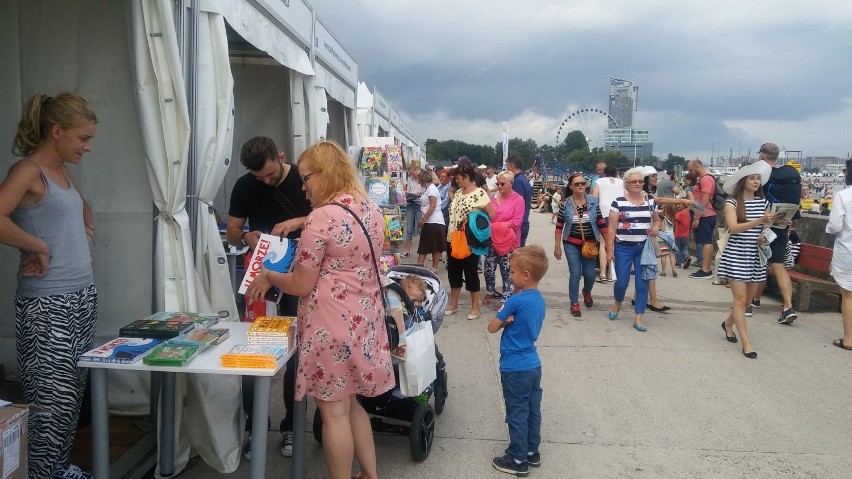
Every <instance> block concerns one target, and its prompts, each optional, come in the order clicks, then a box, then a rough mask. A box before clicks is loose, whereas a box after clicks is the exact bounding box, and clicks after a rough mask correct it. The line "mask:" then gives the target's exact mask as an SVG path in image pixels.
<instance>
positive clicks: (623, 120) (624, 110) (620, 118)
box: [604, 78, 654, 162]
mask: <svg viewBox="0 0 852 479" xmlns="http://www.w3.org/2000/svg"><path fill="white" fill-rule="evenodd" d="M638 104H639V87H638V86H634V85H633V82H632V81H628V80H621V79H618V78H610V79H609V116H610V117H611V119H610V120H609V128H608V129H607V130H606V131H605V132H604V148H605V149H606V150H617V151H620V152H621V153H622V154H623V155H624V156H626V157H627V158H631V159H633V160H634V162H642V161H644V160H646V159H648V158H650V157H651V156H652V155H653V154H654V144H653V143H652V142H651V136H650V135H649V134H648V130H634V129H633V112H634V111H636V109H637V107H638Z"/></svg>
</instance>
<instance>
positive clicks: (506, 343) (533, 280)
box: [488, 245, 548, 477]
mask: <svg viewBox="0 0 852 479" xmlns="http://www.w3.org/2000/svg"><path fill="white" fill-rule="evenodd" d="M547 266H548V263H547V254H546V253H545V252H544V248H542V247H541V246H540V245H530V246H524V247H522V248H518V249H516V250H515V251H513V252H512V254H511V255H510V256H509V270H510V272H509V276H510V277H511V279H512V284H513V285H514V286H515V294H513V295H512V296H510V297H509V299H508V300H507V301H506V303H505V304H504V305H503V307H502V308H501V309H500V311H498V312H497V315H496V317H495V318H494V319H492V320H491V322H490V323H488V332H489V333H496V332H497V331H499V330H500V329H501V328H502V329H503V335H502V336H501V337H500V382H501V383H502V385H503V398H504V400H505V401H506V424H508V426H509V448H508V449H506V454H505V455H504V456H501V457H495V458H494V460H493V461H492V462H491V464H492V465H493V466H494V469H497V470H498V471H500V472H505V473H507V474H513V475H515V476H518V477H525V476H527V475H529V466H532V467H538V466H540V465H541V455H540V454H539V450H538V446H539V444H540V443H541V395H542V390H541V360H540V359H539V357H538V352H537V351H536V348H535V342H536V340H537V339H538V335H539V333H540V332H541V326H542V324H543V323H544V308H545V305H544V297H542V295H541V292H540V291H539V290H538V282H539V281H541V278H543V277H544V274H545V273H546V272H547Z"/></svg>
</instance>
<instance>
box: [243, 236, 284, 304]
mask: <svg viewBox="0 0 852 479" xmlns="http://www.w3.org/2000/svg"><path fill="white" fill-rule="evenodd" d="M296 245H297V243H296V241H294V240H291V239H288V238H279V237H278V236H273V235H268V234H262V235H260V239H259V240H258V241H257V247H255V249H254V254H252V257H251V262H249V266H248V268H246V274H245V276H243V280H242V282H241V283H240V289H239V291H238V293H240V294H246V291H247V290H248V287H249V285H250V284H251V283H252V281H254V278H255V277H256V276H257V274H258V273H260V267H261V265H262V266H263V267H264V268H266V269H268V270H269V271H277V272H279V273H288V272H290V269H291V268H292V267H293V260H294V259H295V258H296Z"/></svg>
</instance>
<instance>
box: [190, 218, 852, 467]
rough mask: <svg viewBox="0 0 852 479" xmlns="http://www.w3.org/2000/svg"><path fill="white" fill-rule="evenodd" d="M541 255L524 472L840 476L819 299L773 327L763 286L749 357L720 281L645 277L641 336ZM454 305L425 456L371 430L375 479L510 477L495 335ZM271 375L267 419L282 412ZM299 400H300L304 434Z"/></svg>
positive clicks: (851, 446) (838, 420) (834, 367)
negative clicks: (443, 396)
mask: <svg viewBox="0 0 852 479" xmlns="http://www.w3.org/2000/svg"><path fill="white" fill-rule="evenodd" d="M549 219H550V215H549V214H537V213H532V214H531V218H530V221H531V223H532V227H531V232H530V238H529V241H528V243H538V244H541V245H542V246H543V247H544V248H545V251H547V252H548V253H551V252H552V250H553V226H552V225H551V224H549ZM550 259H551V262H550V270H549V272H548V274H547V276H546V277H545V279H544V280H543V281H542V283H541V285H540V286H541V290H542V292H543V293H544V295H545V298H546V300H547V306H548V315H547V319H546V322H545V325H544V329H543V331H542V334H541V337H540V339H539V341H538V348H539V354H540V355H541V358H542V361H543V388H544V399H543V405H542V413H543V425H542V438H543V443H542V446H541V453H542V466H541V467H540V468H531V471H530V477H539V478H565V477H579V478H614V477H620V478H623V477H626V478H646V477H647V478H652V477H673V478H681V477H684V478H685V477H702V478H705V477H706V478H717V477H718V478H730V477H750V478H755V477H757V478H761V477H766V478H769V477H773V478H774V477H820V478H848V477H852V473H850V472H849V471H852V457H850V454H849V453H850V451H852V417H850V413H852V394H850V393H852V387H850V384H852V368H850V365H852V352H848V351H843V350H841V349H839V348H836V347H834V346H832V345H831V341H832V340H833V339H836V338H838V337H840V336H841V335H842V333H841V330H842V328H841V324H840V314H839V313H838V312H836V311H834V306H835V304H836V303H835V302H834V301H825V302H824V303H822V306H824V307H823V308H822V309H821V312H813V313H802V314H800V316H799V319H798V320H796V322H795V323H794V324H793V325H792V326H783V325H779V324H777V323H776V321H775V320H776V318H777V316H778V310H779V309H780V304H779V302H778V300H777V297H772V296H771V295H770V296H765V297H764V300H763V307H762V308H759V309H756V310H755V315H754V317H752V318H749V320H748V321H749V322H748V325H749V335H750V337H751V339H752V343H753V345H754V348H755V350H756V351H757V352H758V359H756V360H750V359H746V358H745V357H743V355H742V353H741V352H740V349H739V344H731V343H728V342H727V341H725V338H724V336H723V332H722V331H721V328H720V327H719V324H720V323H721V321H722V320H723V319H724V318H725V316H726V315H727V312H728V309H729V308H730V305H731V294H730V290H729V289H727V288H725V287H723V286H713V285H712V284H711V282H710V281H709V280H697V279H689V278H687V275H686V274H682V275H680V278H677V279H676V278H672V277H671V276H669V277H666V278H660V279H659V280H658V295H659V297H660V299H661V300H662V301H663V302H664V304H666V305H669V306H671V307H672V310H671V311H670V312H668V313H666V314H659V313H652V312H649V313H648V314H647V315H646V320H645V324H646V325H647V326H648V332H646V333H639V332H637V331H635V330H633V329H632V327H631V323H632V319H631V317H632V315H631V313H630V311H629V303H625V305H624V308H623V310H622V313H621V315H620V316H619V319H618V320H616V321H610V320H609V319H607V316H606V311H607V309H608V307H609V306H610V304H611V302H612V284H611V283H605V284H599V283H596V284H595V286H594V290H593V296H594V299H595V305H594V307H593V308H591V309H586V308H585V307H584V308H583V311H582V314H583V315H582V317H581V318H573V317H571V316H570V315H569V314H568V306H569V305H568V299H567V283H568V268H567V263H566V262H565V260H564V258H563V260H562V261H560V262H557V261H556V260H555V259H554V258H553V257H552V256H551V258H550ZM681 271H682V270H681ZM441 274H442V275H445V274H446V272H445V270H442V272H441ZM444 277H445V276H444ZM499 282H500V280H499V278H498V283H499ZM631 296H632V292H630V291H629V292H628V297H631ZM469 307H470V303H469V296H468V295H467V294H466V293H464V292H463V293H462V299H461V301H460V310H459V312H458V313H456V314H455V315H453V316H449V317H447V319H446V320H445V321H444V326H443V327H442V328H441V330H440V331H439V334H438V336H437V341H438V344H439V347H440V348H441V351H442V352H443V353H444V356H445V360H446V362H447V369H448V371H449V385H450V387H449V397H448V399H447V404H446V409H445V411H444V413H443V414H441V415H440V416H438V418H437V422H436V426H435V440H434V445H433V448H432V452H431V455H430V456H429V457H428V458H427V459H426V460H425V461H423V462H420V463H416V462H414V461H413V460H412V459H411V457H410V455H409V450H408V449H409V446H408V438H407V437H400V436H386V435H377V436H376V451H377V455H378V465H379V473H380V476H381V477H385V478H387V477H400V478H401V477H412V478H414V477H416V478H465V479H478V478H499V477H509V476H507V475H505V474H502V473H499V472H497V471H495V470H494V469H493V468H492V466H491V459H492V458H493V457H494V456H496V455H501V454H502V451H503V449H504V448H505V447H506V445H507V443H508V432H507V430H506V427H505V424H504V423H503V400H502V397H501V389H500V379H499V370H498V358H499V341H500V337H499V334H493V335H492V334H488V332H487V331H486V329H485V326H486V324H487V322H488V321H489V320H490V319H491V317H493V311H490V310H489V309H488V307H483V315H482V317H481V319H479V320H474V321H469V320H467V319H466V315H467V312H468V311H469ZM486 312H492V315H487V314H485V313H486ZM276 379H277V381H276V383H274V384H273V391H274V392H273V397H272V404H271V405H270V407H271V410H272V416H273V417H272V424H278V422H279V420H280V418H281V417H282V415H283V408H282V405H281V399H280V398H281V394H280V390H281V389H280V388H281V384H280V377H279V378H276ZM313 410H314V406H313V404H312V403H309V407H308V420H309V424H308V431H310V430H311V425H310V421H311V419H312V417H313ZM278 440H279V435H278V433H277V432H270V433H269V435H268V441H269V449H268V450H269V457H268V468H267V469H268V471H269V472H268V474H267V477H276V478H282V477H283V478H288V477H290V470H289V466H290V459H285V458H283V457H282V456H281V455H280V454H279V453H278ZM248 469H249V466H248V464H247V463H245V462H244V463H243V464H241V465H240V468H239V470H238V471H237V472H236V473H234V474H232V475H228V476H227V477H236V478H243V477H248ZM306 470H307V471H308V475H307V477H311V478H324V477H327V474H326V471H325V465H324V462H323V458H322V450H321V448H320V447H319V446H318V445H317V444H316V443H315V442H314V440H313V438H312V437H310V433H309V437H308V438H307V457H306ZM220 476H221V477H226V476H225V475H220V474H217V473H215V472H214V471H213V470H212V469H210V468H209V467H208V466H207V465H205V464H203V463H196V464H194V465H192V466H191V467H190V468H188V469H187V470H186V471H185V472H184V473H183V474H182V477H184V478H208V477H220Z"/></svg>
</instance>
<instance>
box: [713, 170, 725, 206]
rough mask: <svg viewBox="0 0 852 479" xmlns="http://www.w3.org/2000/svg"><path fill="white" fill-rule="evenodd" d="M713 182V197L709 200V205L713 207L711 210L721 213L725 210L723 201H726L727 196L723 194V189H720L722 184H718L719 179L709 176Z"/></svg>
mask: <svg viewBox="0 0 852 479" xmlns="http://www.w3.org/2000/svg"><path fill="white" fill-rule="evenodd" d="M711 178H713V181H714V182H715V184H716V186H715V188H713V197H712V198H710V204H711V205H713V209H714V210H716V211H722V210H724V209H725V201H727V199H728V194H727V193H725V188H723V187H722V183H720V182H719V178H716V177H715V176H712V175H711Z"/></svg>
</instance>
